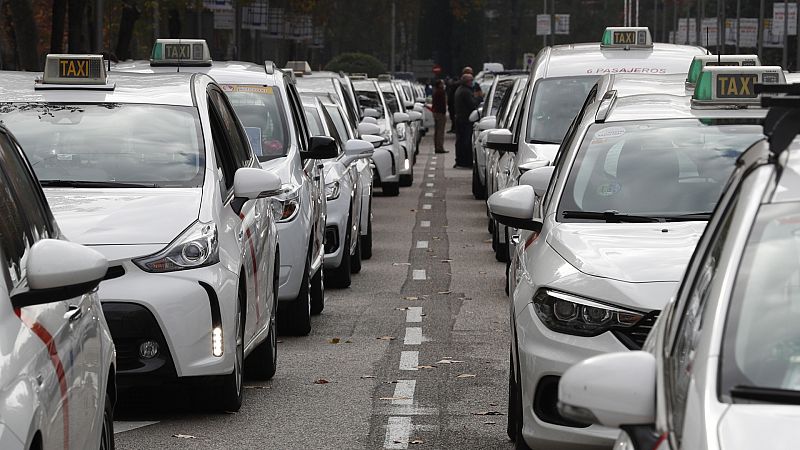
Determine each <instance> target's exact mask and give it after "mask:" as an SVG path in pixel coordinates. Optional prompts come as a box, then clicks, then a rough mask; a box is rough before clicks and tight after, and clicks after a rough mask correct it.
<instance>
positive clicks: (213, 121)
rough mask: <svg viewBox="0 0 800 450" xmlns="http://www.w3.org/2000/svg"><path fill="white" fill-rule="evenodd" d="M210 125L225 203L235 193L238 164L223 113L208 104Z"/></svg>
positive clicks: (211, 104)
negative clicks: (231, 146) (234, 181)
mask: <svg viewBox="0 0 800 450" xmlns="http://www.w3.org/2000/svg"><path fill="white" fill-rule="evenodd" d="M208 112H209V114H208V116H209V119H210V120H209V125H210V128H211V139H212V140H213V141H214V155H215V156H216V159H217V176H218V177H219V179H220V192H222V193H223V199H222V200H223V201H225V200H226V199H227V197H228V195H230V194H231V193H232V191H233V177H234V174H235V173H236V169H237V164H236V161H235V157H234V156H233V152H232V151H231V149H230V143H229V142H228V133H226V132H225V125H224V124H223V122H222V117H221V113H220V112H219V110H218V109H217V105H216V103H214V102H212V101H209V102H208Z"/></svg>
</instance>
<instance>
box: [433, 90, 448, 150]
mask: <svg viewBox="0 0 800 450" xmlns="http://www.w3.org/2000/svg"><path fill="white" fill-rule="evenodd" d="M432 109H433V123H434V124H435V128H434V133H433V146H434V149H435V151H436V153H447V150H445V149H444V128H445V126H446V125H447V94H446V93H445V92H444V81H442V80H436V84H435V85H434V88H433V108H432Z"/></svg>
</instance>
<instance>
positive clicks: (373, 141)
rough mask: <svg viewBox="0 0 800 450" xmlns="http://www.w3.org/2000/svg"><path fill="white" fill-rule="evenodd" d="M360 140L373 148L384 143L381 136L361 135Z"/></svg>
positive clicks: (384, 140)
mask: <svg viewBox="0 0 800 450" xmlns="http://www.w3.org/2000/svg"><path fill="white" fill-rule="evenodd" d="M361 139H362V140H364V141H367V142H369V143H370V144H372V146H373V147H375V148H378V147H380V146H381V145H383V143H384V142H386V139H384V138H383V136H376V135H374V134H362V135H361Z"/></svg>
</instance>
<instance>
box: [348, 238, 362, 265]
mask: <svg viewBox="0 0 800 450" xmlns="http://www.w3.org/2000/svg"><path fill="white" fill-rule="evenodd" d="M359 272H361V239H358V238H356V250H355V252H353V254H352V255H351V256H350V273H359Z"/></svg>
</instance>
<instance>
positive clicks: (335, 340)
mask: <svg viewBox="0 0 800 450" xmlns="http://www.w3.org/2000/svg"><path fill="white" fill-rule="evenodd" d="M338 343H339V338H330V339H328V344H338Z"/></svg>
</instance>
